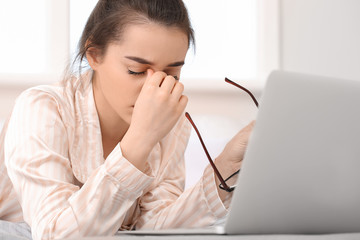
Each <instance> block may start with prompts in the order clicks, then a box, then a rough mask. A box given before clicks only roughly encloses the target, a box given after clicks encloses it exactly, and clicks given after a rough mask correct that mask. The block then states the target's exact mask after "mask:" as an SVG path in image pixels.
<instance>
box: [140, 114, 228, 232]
mask: <svg viewBox="0 0 360 240" xmlns="http://www.w3.org/2000/svg"><path fill="white" fill-rule="evenodd" d="M190 131H191V125H190V124H189V122H188V121H187V119H186V118H185V117H184V118H183V123H182V124H180V125H179V126H178V129H175V134H173V135H172V138H170V139H167V145H168V147H167V148H170V150H169V149H164V150H163V151H165V153H163V155H165V156H168V158H169V159H168V160H167V161H168V162H169V164H168V165H167V167H166V168H165V169H164V170H163V174H164V178H163V179H161V181H160V182H159V184H158V185H157V186H156V187H154V188H153V189H151V190H150V191H149V192H147V193H146V194H145V195H144V196H143V197H142V198H141V200H140V208H141V216H140V218H139V219H138V221H137V224H136V228H137V229H165V228H179V227H184V228H185V227H203V226H209V225H213V224H216V223H217V222H218V221H220V220H221V219H223V218H224V217H225V216H226V215H227V207H228V204H229V200H228V199H227V200H226V201H225V205H224V203H223V202H222V201H221V199H220V197H219V195H218V192H217V186H216V184H215V178H214V171H213V169H212V168H211V166H210V165H208V166H207V167H206V169H205V171H204V174H203V177H202V178H201V179H200V180H199V182H198V183H197V184H196V185H195V186H193V187H192V188H189V189H187V190H186V191H185V192H183V191H184V184H183V183H184V178H185V163H184V162H185V161H184V152H185V148H186V145H187V141H188V138H189V135H190ZM162 161H165V160H164V159H162Z"/></svg>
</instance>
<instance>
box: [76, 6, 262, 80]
mask: <svg viewBox="0 0 360 240" xmlns="http://www.w3.org/2000/svg"><path fill="white" fill-rule="evenodd" d="M184 2H185V4H186V6H187V8H188V11H189V15H190V18H191V22H192V25H193V28H194V30H195V38H196V53H195V54H194V51H193V49H190V50H189V52H188V55H187V58H186V60H185V61H186V64H185V66H184V68H183V71H182V76H181V79H182V81H184V83H185V84H186V85H188V86H191V85H193V82H195V81H192V80H194V79H196V80H206V81H210V84H211V82H214V81H219V80H222V79H223V78H224V77H225V76H227V77H229V78H232V79H237V80H239V79H241V80H244V79H246V80H249V79H255V78H256V77H257V59H256V58H257V46H258V45H257V44H258V41H257V34H256V33H257V6H256V5H257V4H256V3H257V1H254V0H242V1H239V0H226V1H220V0H184ZM96 3H97V0H72V1H71V2H70V28H71V29H70V49H71V54H72V56H73V55H74V53H75V52H76V48H77V43H78V41H79V38H80V35H81V32H82V30H83V28H84V26H85V23H86V20H87V18H88V16H89V15H90V13H91V11H92V9H93V8H94V6H95V5H96ZM196 82H197V84H202V82H203V81H196Z"/></svg>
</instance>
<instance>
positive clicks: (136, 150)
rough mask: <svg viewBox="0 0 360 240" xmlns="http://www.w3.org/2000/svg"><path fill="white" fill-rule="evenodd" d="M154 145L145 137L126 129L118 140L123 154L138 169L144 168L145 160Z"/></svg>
mask: <svg viewBox="0 0 360 240" xmlns="http://www.w3.org/2000/svg"><path fill="white" fill-rule="evenodd" d="M129 130H130V129H129ZM154 146H155V144H152V143H151V142H150V141H147V139H146V137H144V136H142V135H140V134H135V133H133V132H131V131H128V132H127V133H126V134H125V135H124V137H123V139H122V140H121V142H120V147H121V151H122V154H123V156H124V157H125V158H126V159H127V160H128V161H129V162H131V163H132V164H133V165H134V166H135V167H136V168H138V169H139V170H140V171H143V170H144V169H145V163H146V160H147V158H148V156H149V154H150V152H151V150H152V149H153V148H154Z"/></svg>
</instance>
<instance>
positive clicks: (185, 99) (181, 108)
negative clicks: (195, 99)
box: [177, 95, 189, 114]
mask: <svg viewBox="0 0 360 240" xmlns="http://www.w3.org/2000/svg"><path fill="white" fill-rule="evenodd" d="M188 100H189V99H188V97H187V96H185V95H181V96H180V99H179V104H178V107H177V111H178V113H179V114H181V113H183V112H184V110H185V108H186V105H187V103H188Z"/></svg>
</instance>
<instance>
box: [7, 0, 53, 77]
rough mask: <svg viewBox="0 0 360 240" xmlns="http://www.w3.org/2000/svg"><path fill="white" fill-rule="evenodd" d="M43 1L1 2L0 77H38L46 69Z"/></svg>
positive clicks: (44, 8) (45, 27)
mask: <svg viewBox="0 0 360 240" xmlns="http://www.w3.org/2000/svg"><path fill="white" fill-rule="evenodd" d="M46 1H47V0H32V1H29V0H16V1H10V0H9V1H1V2H0V32H1V36H2V37H1V38H0V52H1V58H0V73H20V74H21V73H39V72H43V71H44V69H45V68H46V62H47V59H46V57H47V55H46V51H47V39H46V37H47V23H48V22H49V21H47V12H46Z"/></svg>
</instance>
